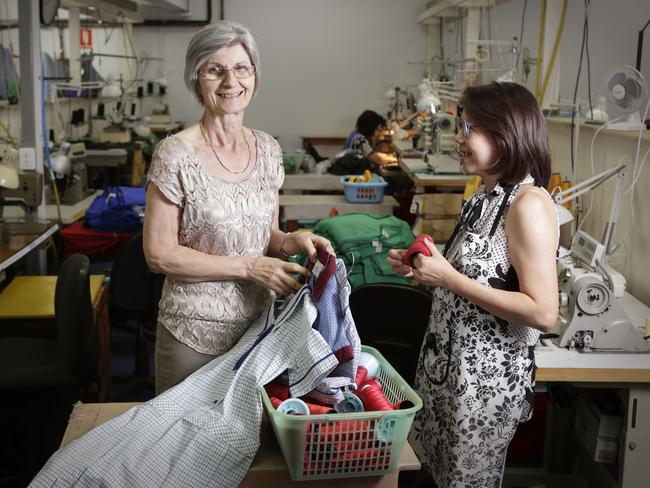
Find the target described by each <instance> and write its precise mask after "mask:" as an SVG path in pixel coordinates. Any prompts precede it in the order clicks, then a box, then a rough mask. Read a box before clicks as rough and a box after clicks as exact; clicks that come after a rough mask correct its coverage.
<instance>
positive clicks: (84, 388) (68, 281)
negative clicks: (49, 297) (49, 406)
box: [0, 254, 99, 399]
mask: <svg viewBox="0 0 650 488" xmlns="http://www.w3.org/2000/svg"><path fill="white" fill-rule="evenodd" d="M54 313H55V321H56V328H57V338H56V339H41V338H36V337H3V338H0V392H41V393H43V394H46V393H47V391H48V390H54V389H56V390H58V389H61V388H71V389H76V390H77V391H78V392H79V399H86V398H88V397H89V396H91V397H92V395H94V394H96V392H97V386H98V361H99V338H98V335H97V330H96V325H95V313H94V310H93V307H92V302H91V298H90V260H89V259H88V257H87V256H84V255H82V254H73V255H71V256H69V257H68V258H66V260H65V261H64V262H63V264H62V266H61V269H60V271H59V274H58V276H57V280H56V289H55V293H54Z"/></svg>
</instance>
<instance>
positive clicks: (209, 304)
mask: <svg viewBox="0 0 650 488" xmlns="http://www.w3.org/2000/svg"><path fill="white" fill-rule="evenodd" d="M259 79H260V59H259V53H258V50H257V45H256V43H255V39H254V38H253V36H252V35H251V33H250V31H249V30H248V29H247V28H246V27H244V26H242V25H240V24H237V23H235V22H229V21H221V22H217V23H215V24H210V25H207V26H205V27H204V28H202V29H201V30H200V31H199V32H197V33H196V35H194V37H193V38H192V39H191V40H190V43H189V46H188V48H187V54H186V57H185V84H186V85H187V87H188V89H189V90H190V92H191V94H192V96H193V98H194V99H196V101H198V103H200V104H201V105H202V106H203V108H204V112H203V116H202V117H201V119H200V120H199V121H198V122H197V123H195V124H193V125H191V126H190V127H188V128H187V129H185V130H183V131H181V132H179V133H178V134H175V135H173V136H170V137H167V138H166V139H164V140H163V141H161V142H160V143H159V144H158V146H157V148H156V152H155V154H154V156H153V161H152V164H151V169H150V170H149V174H148V187H147V207H146V208H147V211H146V216H145V222H144V252H145V256H146V259H147V263H148V264H149V267H150V268H151V269H152V270H153V271H156V272H160V273H164V274H165V275H166V279H165V284H164V287H163V293H162V299H161V301H160V307H159V316H158V327H157V334H156V353H155V365H156V392H157V393H161V392H163V391H164V390H166V389H168V388H170V387H172V386H174V385H176V384H178V383H180V382H181V381H182V380H183V379H185V378H186V377H187V376H188V375H189V374H191V373H192V372H194V371H195V370H196V369H198V368H199V367H201V366H203V365H204V364H206V363H207V362H209V361H210V360H212V359H213V358H215V357H217V356H219V355H221V354H223V353H225V352H226V351H228V350H229V349H230V348H231V347H232V346H233V345H234V344H235V343H237V341H238V340H239V338H240V337H241V336H242V335H243V333H244V332H245V330H246V329H247V328H248V326H249V325H250V324H251V322H252V321H253V320H254V319H255V318H256V317H257V316H258V315H259V314H260V313H261V312H262V310H264V308H265V307H266V306H267V305H268V304H269V302H270V301H271V300H272V299H273V294H280V295H283V294H289V293H292V292H294V291H295V290H297V289H299V288H300V284H299V283H298V281H296V280H295V279H294V278H293V277H292V276H291V275H292V274H294V275H304V276H307V275H308V274H309V271H308V270H307V269H306V268H304V267H302V266H300V265H298V264H294V263H289V262H287V261H285V260H283V259H281V258H282V257H286V256H287V255H292V254H297V253H299V252H306V253H307V254H308V255H309V257H310V259H311V260H312V261H315V260H316V253H317V248H319V247H320V248H325V249H327V250H329V251H330V252H331V251H332V250H331V246H330V243H329V241H327V239H325V238H323V237H319V236H316V235H314V234H312V233H310V232H294V233H288V234H287V233H284V232H282V231H281V230H280V229H279V228H278V214H279V196H278V195H279V189H280V187H281V185H282V182H283V179H284V170H283V167H282V151H281V149H280V146H279V144H278V143H277V142H276V141H275V139H273V137H271V136H270V135H269V134H267V133H265V132H262V131H259V130H253V129H249V128H247V127H244V125H243V119H244V111H245V110H246V107H247V106H248V104H249V103H250V101H251V99H252V98H253V97H254V96H255V94H256V93H257V89H258V87H259Z"/></svg>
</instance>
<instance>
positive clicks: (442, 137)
mask: <svg viewBox="0 0 650 488" xmlns="http://www.w3.org/2000/svg"><path fill="white" fill-rule="evenodd" d="M455 128H456V122H455V118H454V116H453V115H449V114H442V113H437V114H435V115H433V132H434V136H433V138H432V139H433V140H432V144H431V147H430V148H429V150H428V151H427V153H426V154H425V156H424V161H425V163H426V164H427V165H428V166H429V168H431V170H432V171H433V172H434V173H436V174H455V175H457V174H460V173H461V170H460V161H459V159H458V157H457V151H456V142H455V141H454V131H455ZM452 155H453V156H452ZM454 156H455V157H454Z"/></svg>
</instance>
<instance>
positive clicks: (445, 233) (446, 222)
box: [413, 217, 456, 244]
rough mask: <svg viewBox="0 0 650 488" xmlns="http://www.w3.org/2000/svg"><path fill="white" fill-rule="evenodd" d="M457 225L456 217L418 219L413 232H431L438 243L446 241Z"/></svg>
mask: <svg viewBox="0 0 650 488" xmlns="http://www.w3.org/2000/svg"><path fill="white" fill-rule="evenodd" d="M455 227H456V218H455V217H449V218H445V219H423V218H420V219H418V220H417V221H416V223H415V226H414V229H413V233H414V234H416V235H418V234H429V235H430V236H431V237H433V240H434V241H435V242H436V244H444V243H446V242H447V241H448V240H449V238H450V237H451V234H452V233H453V232H454V228H455Z"/></svg>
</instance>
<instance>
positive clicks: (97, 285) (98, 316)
mask: <svg viewBox="0 0 650 488" xmlns="http://www.w3.org/2000/svg"><path fill="white" fill-rule="evenodd" d="M56 280H57V277H56V276H16V277H15V278H14V279H13V280H12V281H11V283H9V284H8V285H7V287H6V288H5V289H4V290H3V291H2V293H0V336H4V337H9V336H16V335H21V336H27V337H30V336H31V337H46V338H51V339H56V336H57V330H56V323H55V322H54V290H55V288H56ZM90 298H91V300H92V304H93V309H94V310H95V320H96V324H97V332H98V336H99V348H100V351H99V376H100V377H99V380H100V384H99V389H100V391H99V399H100V401H102V402H105V401H108V400H109V399H110V395H111V353H110V349H111V348H110V323H109V319H108V288H107V287H106V286H104V275H91V276H90Z"/></svg>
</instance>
